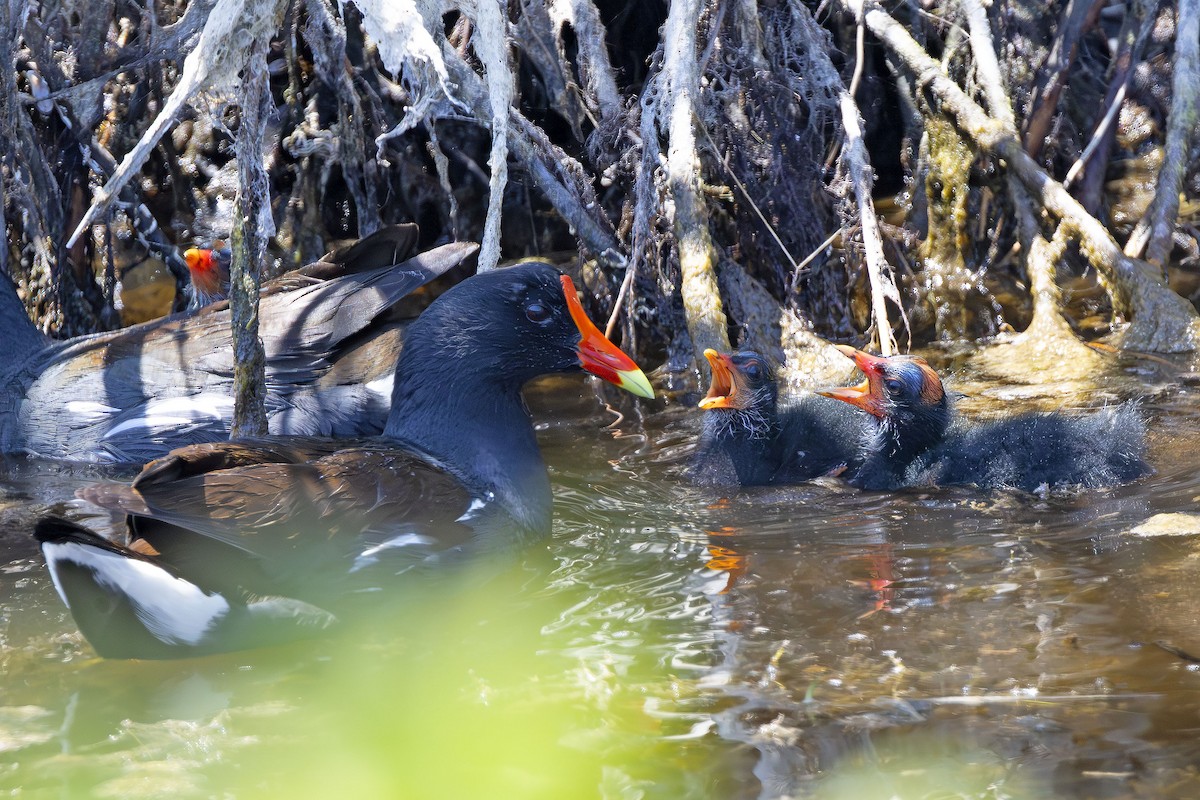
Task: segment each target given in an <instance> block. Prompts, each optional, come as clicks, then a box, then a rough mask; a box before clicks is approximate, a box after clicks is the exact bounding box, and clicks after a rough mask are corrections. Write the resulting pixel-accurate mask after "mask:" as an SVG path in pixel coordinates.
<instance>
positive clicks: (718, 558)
mask: <svg viewBox="0 0 1200 800" xmlns="http://www.w3.org/2000/svg"><path fill="white" fill-rule="evenodd" d="M727 530H731V531H732V530H734V529H732V528H730V529H727ZM710 533H712V531H710ZM707 548H708V555H709V559H708V563H706V564H705V565H704V566H706V567H708V568H709V569H711V570H715V571H717V572H725V573H727V574H728V576H729V578H728V580H726V581H725V588H723V589H722V590H721V591H720V592H719V594H728V593H729V590H730V589H732V588H733V584H734V583H736V582H737V579H738V578H739V577H741V575H742V574H743V573H745V571H746V557H745V556H743V555H741V554H740V553H738V552H737V551H736V550H731V549H729V548H728V547H721V546H720V545H717V544H709V545H707Z"/></svg>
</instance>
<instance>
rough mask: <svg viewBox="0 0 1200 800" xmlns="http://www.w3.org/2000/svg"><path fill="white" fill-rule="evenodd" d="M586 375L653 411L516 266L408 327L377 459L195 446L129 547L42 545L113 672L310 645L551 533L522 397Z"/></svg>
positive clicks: (149, 484) (538, 279)
mask: <svg viewBox="0 0 1200 800" xmlns="http://www.w3.org/2000/svg"><path fill="white" fill-rule="evenodd" d="M582 370H586V371H588V372H591V373H592V374H595V375H598V376H600V377H601V378H604V379H605V380H607V381H610V382H612V383H614V384H616V385H618V386H621V387H622V388H625V389H627V390H629V391H631V392H633V393H634V394H638V395H640V396H643V397H652V396H653V392H652V390H651V388H650V384H649V383H648V382H647V380H646V377H645V376H644V375H643V374H642V372H641V370H639V369H638V368H637V366H636V365H635V364H634V363H633V361H631V360H630V359H629V357H628V356H626V355H625V354H624V353H622V352H621V351H620V350H618V349H617V348H616V347H615V346H614V345H612V344H611V343H610V342H608V340H606V339H605V338H604V336H603V334H601V333H600V331H599V330H597V329H596V327H595V326H594V325H593V324H592V323H591V322H590V321H589V320H588V318H587V316H586V315H585V314H584V312H583V308H582V306H581V305H580V303H579V300H578V298H577V297H576V295H575V288H574V286H573V284H572V283H571V280H570V278H568V277H566V276H564V275H562V274H561V273H559V271H558V270H556V269H555V268H553V267H551V266H550V265H548V264H537V263H533V264H523V265H520V266H515V267H510V268H507V269H501V270H496V271H492V272H488V273H486V274H482V275H478V276H476V277H473V278H469V279H467V280H466V281H464V282H463V283H461V284H459V285H458V286H456V287H454V288H452V289H451V290H449V291H448V292H446V293H445V294H444V295H442V296H441V297H439V298H438V299H437V300H435V301H434V302H433V303H432V304H431V305H430V307H429V308H428V309H427V310H426V311H425V313H424V314H422V315H421V317H420V318H418V319H417V320H416V321H415V322H414V323H413V324H412V325H411V326H410V328H409V330H408V332H407V336H406V340H405V345H404V349H403V351H402V352H401V354H400V358H399V363H398V364H397V366H396V379H395V390H394V393H393V398H392V410H391V415H390V416H389V418H388V423H387V428H386V430H385V432H384V435H383V437H382V438H380V439H377V440H374V441H372V442H371V443H370V444H369V445H368V446H365V447H353V448H349V449H344V450H337V449H336V448H337V445H336V444H331V443H328V442H326V443H320V442H314V441H313V440H299V441H293V440H289V439H277V440H272V441H247V442H223V443H214V444H209V445H195V446H192V447H189V448H184V449H181V450H178V451H175V452H173V453H171V454H170V455H168V456H167V457H165V458H163V459H160V460H159V461H156V462H153V463H151V464H149V465H147V467H146V468H145V470H144V471H143V472H142V474H141V475H140V476H139V477H138V478H137V480H135V481H134V483H133V485H132V486H131V487H129V488H122V487H95V488H94V490H93V491H89V492H85V493H84V496H85V497H87V498H88V499H91V500H94V501H96V502H99V503H101V504H103V505H106V506H108V507H115V508H119V509H121V510H124V511H126V512H127V513H128V514H129V516H128V523H129V529H130V532H131V535H132V537H133V544H132V545H131V547H130V548H123V547H119V546H117V545H114V544H112V543H110V542H108V541H107V540H104V539H102V538H100V537H98V536H96V535H94V534H92V533H89V532H88V531H87V530H85V529H83V528H80V527H79V526H76V525H74V524H72V523H69V522H65V521H62V520H53V519H51V520H44V521H43V522H42V523H41V524H40V525H39V526H38V529H37V532H36V535H37V538H38V539H39V541H40V542H41V547H42V552H43V554H44V556H45V558H46V562H47V564H48V566H49V568H50V574H51V577H52V578H53V581H54V585H55V587H56V588H57V589H58V591H59V593H60V595H62V597H63V599H64V600H65V602H66V604H67V606H68V607H69V608H70V609H71V611H72V614H73V615H74V616H75V619H76V622H77V623H78V624H79V626H80V628H81V630H82V631H83V633H84V635H85V636H86V637H87V639H88V640H89V641H90V642H91V643H92V645H93V646H94V647H95V648H96V650H97V652H99V653H100V654H101V655H104V656H108V657H115V658H133V657H136V658H174V657H186V656H191V655H198V654H201V653H208V652H219V651H226V650H233V649H240V648H244V647H251V646H257V645H260V644H263V643H265V642H271V641H279V640H286V639H291V638H296V637H298V636H304V635H308V634H311V633H313V632H315V631H316V630H319V629H321V628H323V627H324V626H326V625H328V624H329V623H330V622H332V621H333V620H334V619H335V617H337V616H340V615H343V614H346V613H350V612H351V611H353V609H354V608H355V606H356V605H357V604H361V603H364V602H370V603H371V604H375V603H376V602H377V600H373V599H372V598H378V597H379V595H378V593H377V592H378V590H383V589H386V588H387V587H389V586H395V585H396V583H397V581H398V575H400V574H401V573H404V572H406V571H408V570H411V569H413V568H415V567H421V566H425V565H429V564H431V563H433V562H446V561H456V560H458V559H460V558H463V557H465V556H468V555H479V554H481V553H488V552H494V551H498V550H503V549H510V548H513V547H517V546H520V545H521V544H522V543H524V542H527V541H529V540H532V539H535V538H538V537H541V536H544V535H545V534H546V533H548V531H549V528H550V521H551V493H550V481H549V478H548V477H547V474H546V467H545V465H544V463H543V461H542V457H541V453H540V452H539V450H538V446H537V441H536V439H535V436H534V430H533V424H532V420H531V419H530V415H529V411H528V410H527V409H526V407H525V403H524V401H523V399H522V396H521V387H522V386H523V385H524V384H525V383H526V382H527V381H529V380H530V379H532V378H535V377H537V376H539V375H543V374H546V373H557V372H579V371H582Z"/></svg>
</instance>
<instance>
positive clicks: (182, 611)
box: [42, 542, 229, 645]
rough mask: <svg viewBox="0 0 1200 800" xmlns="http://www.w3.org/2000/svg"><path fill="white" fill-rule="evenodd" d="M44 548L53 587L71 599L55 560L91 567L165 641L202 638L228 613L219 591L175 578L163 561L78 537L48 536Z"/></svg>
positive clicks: (186, 641) (100, 581) (99, 581)
mask: <svg viewBox="0 0 1200 800" xmlns="http://www.w3.org/2000/svg"><path fill="white" fill-rule="evenodd" d="M42 552H43V553H44V554H45V556H46V563H47V564H48V565H49V566H50V578H51V580H53V581H54V588H55V589H57V590H58V594H59V596H60V597H62V599H63V602H64V603H67V607H68V608H69V607H70V605H71V604H70V603H69V602H67V596H66V593H65V592H64V591H63V586H62V583H61V582H60V580H59V576H58V569H57V562H59V561H66V562H70V563H73V564H78V565H79V566H81V567H84V568H86V569H89V570H91V571H92V574H93V575H94V577H95V580H96V583H97V584H99V585H100V586H101V587H102V588H104V589H105V590H107V591H109V592H112V593H113V594H118V595H123V596H124V597H126V598H128V600H129V602H130V603H131V604H132V605H133V609H134V611H135V613H136V614H137V617H138V619H139V620H140V621H141V623H142V624H143V625H145V626H146V629H147V630H148V631H150V633H151V634H153V635H154V636H155V637H156V638H158V639H159V640H161V641H163V642H166V643H167V644H189V645H195V644H199V643H200V641H201V640H202V639H203V638H204V634H206V633H207V632H208V631H209V630H210V629H211V628H212V627H213V625H214V624H215V623H217V622H218V621H220V620H221V619H222V618H223V617H224V616H225V615H226V614H228V613H229V603H228V602H227V601H226V600H225V598H223V597H221V596H220V595H218V594H206V593H205V592H204V591H203V590H202V589H201V588H200V587H199V586H196V585H195V584H194V583H188V582H187V581H185V580H182V579H181V578H176V577H174V576H172V575H171V574H170V573H168V572H167V571H166V570H164V569H162V568H161V567H156V566H154V565H153V564H151V563H149V562H147V561H142V560H140V559H136V558H126V557H125V556H121V555H118V554H116V553H113V552H110V551H108V550H102V549H100V548H97V547H88V546H86V545H82V544H79V543H78V542H44V543H43V544H42Z"/></svg>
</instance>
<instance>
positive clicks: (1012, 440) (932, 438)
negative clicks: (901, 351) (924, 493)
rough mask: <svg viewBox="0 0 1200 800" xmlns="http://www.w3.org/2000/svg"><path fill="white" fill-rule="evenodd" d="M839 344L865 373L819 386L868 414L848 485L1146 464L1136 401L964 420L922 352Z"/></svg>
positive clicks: (1050, 475)
mask: <svg viewBox="0 0 1200 800" xmlns="http://www.w3.org/2000/svg"><path fill="white" fill-rule="evenodd" d="M839 349H840V350H841V351H842V352H843V353H844V354H845V355H847V356H848V357H849V358H852V359H854V362H855V363H856V364H857V365H858V367H859V369H860V370H862V372H863V374H864V375H865V376H866V380H865V381H864V382H863V383H862V384H861V385H859V386H853V387H846V388H842V389H834V390H830V391H827V392H822V394H825V395H826V396H828V397H832V398H836V399H839V400H843V401H845V402H847V403H850V404H851V405H853V406H856V407H857V408H859V409H861V410H862V411H865V412H866V413H867V414H870V415H871V416H872V417H874V419H875V424H874V425H873V426H872V428H871V429H870V432H869V434H868V436H867V438H866V439H865V440H864V442H863V462H862V464H861V466H859V467H858V469H857V470H855V471H854V472H853V473H852V474H851V475H850V476H849V481H850V482H851V483H852V484H854V485H856V486H859V487H862V488H864V489H897V488H901V487H904V486H933V485H954V484H970V485H974V486H977V487H979V488H982V489H999V488H1010V489H1019V490H1022V491H1026V492H1038V491H1045V490H1054V489H1060V488H1068V487H1080V488H1089V489H1094V488H1101V487H1106V486H1115V485H1118V484H1122V483H1127V482H1129V481H1132V480H1136V479H1138V478H1140V477H1142V476H1144V475H1146V474H1148V473H1149V472H1150V467H1149V465H1148V464H1147V463H1146V461H1145V460H1144V455H1145V449H1146V443H1145V438H1146V425H1145V421H1144V420H1143V419H1142V415H1141V412H1140V411H1139V409H1138V407H1137V404H1136V403H1124V404H1122V405H1119V406H1110V407H1107V408H1103V409H1099V410H1097V411H1094V412H1091V413H1087V414H1079V415H1077V414H1067V413H1063V412H1045V413H1032V412H1031V413H1022V414H1018V415H1016V416H1012V417H1007V418H1003V419H997V420H991V421H985V422H972V421H968V420H965V419H962V418H961V417H959V416H958V415H957V414H956V413H955V412H954V408H953V404H952V402H951V400H950V398H949V396H948V395H947V393H946V390H945V388H944V387H943V385H942V381H941V378H939V377H938V374H937V373H936V372H935V371H934V370H933V368H932V367H930V366H929V364H928V363H927V362H926V361H925V360H924V359H923V358H919V357H916V356H908V355H895V356H891V357H887V358H884V357H881V356H874V355H871V354H870V353H865V352H863V351H861V350H855V349H854V348H852V347H847V346H844V345H843V346H839Z"/></svg>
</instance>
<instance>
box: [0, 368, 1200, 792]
mask: <svg viewBox="0 0 1200 800" xmlns="http://www.w3.org/2000/svg"><path fill="white" fill-rule="evenodd" d="M944 366H946V367H948V368H949V369H950V370H951V372H952V374H953V375H954V376H955V382H954V386H955V387H956V388H958V389H959V390H960V391H967V392H968V393H969V394H970V396H969V397H967V398H965V399H964V400H963V401H962V406H963V408H964V409H965V410H967V411H969V412H970V413H973V414H974V413H979V414H987V413H997V412H1001V411H1006V410H1013V409H1016V408H1025V407H1034V406H1038V407H1045V406H1047V405H1051V406H1054V405H1059V406H1061V405H1067V406H1077V405H1086V404H1088V403H1095V402H1098V401H1103V400H1117V399H1120V398H1124V397H1130V396H1135V395H1144V396H1146V398H1147V399H1146V401H1145V409H1146V412H1147V414H1148V415H1149V416H1150V418H1151V419H1152V427H1151V430H1152V439H1151V460H1152V462H1153V464H1154V466H1155V468H1156V470H1157V473H1156V475H1154V476H1153V477H1151V478H1149V479H1146V480H1144V481H1141V482H1139V483H1137V484H1134V485H1132V486H1128V487H1122V488H1120V489H1117V490H1113V491H1109V492H1090V493H1083V494H1075V495H1067V496H1052V497H1044V498H1043V497H1035V496H1031V495H1023V494H1017V493H991V494H981V493H978V492H972V491H966V490H954V491H941V490H939V491H912V492H903V493H892V494H887V493H863V492H859V491H856V490H854V489H851V488H848V487H846V486H845V485H844V484H842V483H841V482H839V481H837V480H824V481H820V482H817V483H814V484H809V485H805V486H799V487H790V488H771V489H756V490H748V491H744V492H714V491H712V490H707V489H704V490H702V489H697V488H695V487H691V486H689V485H688V484H687V483H686V481H684V480H683V479H682V478H681V476H680V466H681V464H682V463H683V460H684V459H686V455H687V452H688V450H689V448H690V446H691V443H692V441H693V439H694V435H695V431H696V427H697V422H698V421H697V417H696V413H695V412H694V411H693V410H692V409H691V408H690V407H689V405H688V403H689V401H690V402H694V400H695V398H694V397H690V398H689V397H687V396H683V397H680V398H677V399H675V400H674V401H673V402H670V403H666V404H664V402H663V401H659V402H658V403H657V404H656V405H653V406H650V407H646V406H639V405H637V402H638V401H634V400H632V399H630V398H626V397H617V396H616V395H614V394H609V393H608V392H607V391H602V397H603V399H605V400H607V401H608V402H610V403H612V404H613V405H612V406H611V407H610V408H611V409H615V411H614V410H610V408H606V407H605V405H604V403H602V402H601V401H600V400H598V396H597V395H596V394H594V392H595V391H596V390H595V389H594V388H593V387H591V386H590V384H584V383H581V382H577V381H564V380H556V381H551V382H547V383H545V384H542V385H541V386H540V387H539V389H538V391H537V392H535V396H534V398H533V405H534V409H535V416H536V417H537V419H538V421H539V428H540V436H541V440H542V443H543V448H544V452H545V454H546V459H547V462H548V463H549V465H550V468H551V475H552V479H553V481H554V484H555V491H556V498H557V504H556V522H555V528H554V533H553V536H552V537H551V539H550V540H549V541H548V542H547V543H546V544H545V546H544V547H534V548H532V549H531V550H530V551H529V552H527V553H525V554H523V556H522V558H521V559H520V562H519V563H516V564H511V565H504V566H502V567H497V568H494V569H488V570H486V571H484V572H480V573H478V574H475V573H469V574H465V575H458V576H454V577H448V578H447V579H446V580H445V581H441V582H437V583H436V584H434V585H424V586H421V587H420V588H419V589H418V588H414V589H413V590H412V591H411V592H410V593H409V594H408V595H407V596H405V597H402V598H400V599H398V600H397V601H395V602H392V603H389V604H388V605H387V606H386V607H383V608H381V609H380V612H379V614H378V615H377V616H376V617H375V618H373V619H372V620H370V622H369V623H364V624H360V625H356V626H354V627H353V628H351V629H348V630H345V631H342V632H341V634H340V635H338V636H336V637H334V638H330V639H327V640H323V641H320V642H315V643H305V644H297V645H292V646H289V647H285V648H276V649H271V650H261V651H254V652H247V653H238V654H230V655H225V656H215V657H210V658H204V659H195V660H189V661H180V662H167V663H151V662H119V661H103V660H100V659H97V658H96V657H95V655H94V653H93V652H92V651H91V649H90V647H88V645H87V644H86V642H84V641H83V640H82V639H81V638H80V636H79V634H78V633H77V632H76V630H75V627H74V624H73V623H72V621H71V619H70V617H69V616H68V615H67V613H66V611H65V609H64V608H63V606H62V605H61V603H60V602H59V600H58V598H57V596H56V595H55V594H54V591H53V587H52V586H51V585H50V582H49V579H48V576H47V574H46V570H45V568H44V566H43V565H42V564H41V561H40V559H39V558H37V555H36V549H35V548H34V547H33V546H32V544H31V541H30V539H29V531H30V530H31V528H32V523H33V520H34V519H36V516H37V515H38V514H39V513H42V512H44V511H46V510H53V511H56V512H57V513H66V514H67V515H69V516H71V517H72V518H75V519H78V520H80V521H83V522H85V523H86V524H89V525H93V526H96V527H101V528H104V529H107V530H111V531H113V532H114V533H115V532H116V531H117V530H118V526H116V525H114V522H113V521H112V520H109V519H108V518H107V517H106V516H105V515H103V514H101V513H100V512H98V511H97V510H96V509H94V508H88V507H86V506H84V505H83V504H81V503H79V502H78V501H74V500H73V499H72V498H73V493H74V491H75V489H76V488H78V487H80V486H83V485H86V484H87V483H90V482H92V481H95V480H98V479H104V478H111V477H121V476H120V474H119V473H118V474H116V475H114V474H113V473H108V472H105V471H104V470H100V469H97V468H67V467H63V466H61V465H55V464H49V463H44V462H32V461H27V460H24V459H10V460H7V461H4V462H0V546H2V547H3V548H4V556H3V558H2V559H0V563H3V564H4V566H3V567H2V568H0V569H2V570H3V577H2V578H0V664H2V665H3V673H2V674H3V677H0V791H3V792H5V793H7V794H9V795H12V796H21V797H56V798H57V797H92V796H96V797H121V798H133V797H172V798H185V797H212V796H229V797H280V796H291V797H328V796H334V795H335V794H336V796H359V797H431V798H434V797H436V798H442V797H503V798H507V797H512V798H539V797H546V798H563V797H605V798H682V797H695V798H758V797H763V798H777V797H814V798H843V797H844V798H864V799H868V800H869V799H870V798H891V797H900V798H905V799H906V800H907V798H957V797H964V798H1126V797H1131V798H1142V797H1145V798H1176V797H1177V798H1188V797H1197V796H1200V776H1198V775H1197V765H1200V736H1198V735H1197V733H1198V730H1200V666H1198V665H1197V663H1195V662H1194V661H1192V660H1190V659H1189V658H1188V656H1200V619H1198V617H1200V611H1197V609H1200V537H1195V536H1162V537H1155V538H1142V537H1138V536H1133V535H1131V534H1130V531H1131V530H1132V529H1133V528H1135V527H1136V526H1138V525H1140V524H1142V523H1144V522H1145V521H1146V520H1148V519H1151V518H1152V517H1154V516H1155V515H1158V514H1163V513H1185V514H1194V513H1197V505H1198V504H1197V500H1198V499H1200V410H1198V409H1200V404H1198V403H1197V399H1198V391H1197V390H1196V389H1193V388H1188V387H1186V386H1185V385H1183V384H1181V383H1180V382H1179V381H1178V380H1177V379H1176V375H1177V374H1178V372H1179V370H1180V367H1179V365H1174V364H1170V363H1161V362H1156V361H1146V360H1130V361H1127V362H1123V363H1121V364H1119V365H1117V366H1116V367H1114V370H1113V372H1112V374H1111V375H1110V376H1106V378H1105V379H1104V380H1103V381H1101V383H1100V384H1095V385H1090V386H1085V387H1074V388H1072V387H1061V386H1060V387H1054V388H1053V389H1052V390H1051V392H1050V394H1051V395H1052V396H1051V397H1049V398H1047V397H1046V396H1045V393H1042V396H1040V397H1039V396H1038V395H1039V392H1038V391H1036V390H1031V389H1029V388H1028V387H1015V388H1014V387H1009V386H999V385H996V384H994V383H991V382H989V381H988V380H987V379H986V376H983V377H981V376H980V375H978V374H975V373H972V372H971V371H970V369H969V368H968V367H966V366H963V364H962V363H961V361H959V360H956V359H955V358H954V357H952V356H950V355H948V356H947V357H946V358H945V363H944Z"/></svg>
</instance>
